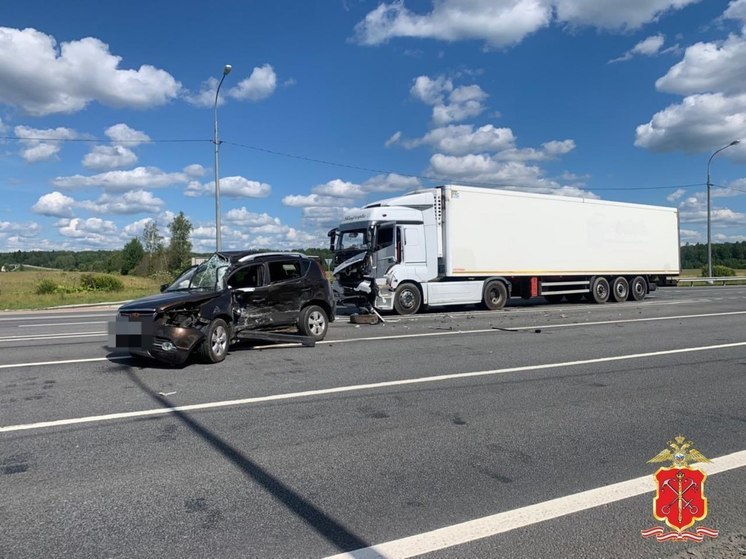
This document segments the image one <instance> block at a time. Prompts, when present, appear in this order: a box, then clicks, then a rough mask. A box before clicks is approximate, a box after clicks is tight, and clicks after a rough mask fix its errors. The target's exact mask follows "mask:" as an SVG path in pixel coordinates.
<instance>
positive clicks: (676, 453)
mask: <svg viewBox="0 0 746 559" xmlns="http://www.w3.org/2000/svg"><path fill="white" fill-rule="evenodd" d="M692 444H693V443H692V441H687V440H686V437H684V436H683V435H678V436H676V437H674V440H672V441H668V446H669V447H670V448H666V449H665V450H662V451H660V452H659V453H658V454H656V455H655V456H653V457H652V458H651V459H650V460H648V464H653V463H655V462H668V461H669V460H670V461H671V462H673V466H674V467H675V468H686V467H688V465H689V463H690V462H692V463H693V462H710V459H709V458H705V456H704V455H703V454H702V453H701V452H700V451H698V450H697V449H696V448H692Z"/></svg>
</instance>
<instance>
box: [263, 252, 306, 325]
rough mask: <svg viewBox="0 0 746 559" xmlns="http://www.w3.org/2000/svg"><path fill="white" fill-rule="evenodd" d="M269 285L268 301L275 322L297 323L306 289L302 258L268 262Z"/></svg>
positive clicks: (279, 323) (284, 323)
mask: <svg viewBox="0 0 746 559" xmlns="http://www.w3.org/2000/svg"><path fill="white" fill-rule="evenodd" d="M267 271H268V273H269V285H268V291H267V303H268V306H269V307H270V308H271V312H272V316H273V322H274V323H275V324H278V325H290V324H295V323H296V322H297V320H298V313H299V312H300V307H301V303H302V301H303V295H304V291H305V290H306V289H307V288H306V286H305V282H304V281H303V270H302V267H301V261H300V258H297V257H293V258H284V259H282V260H274V261H270V262H268V263H267Z"/></svg>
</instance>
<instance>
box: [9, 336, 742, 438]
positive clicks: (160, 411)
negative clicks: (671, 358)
mask: <svg viewBox="0 0 746 559" xmlns="http://www.w3.org/2000/svg"><path fill="white" fill-rule="evenodd" d="M743 346H746V342H737V343H731V344H718V345H711V346H702V347H688V348H682V349H670V350H664V351H653V352H649V353H635V354H630V355H615V356H612V357H599V358H596V359H582V360H578V361H565V362H560V363H546V364H544V365H525V366H522V367H508V368H506V369H491V370H487V371H471V372H466V373H450V374H445V375H436V376H432V377H422V378H409V379H402V380H391V381H384V382H374V383H369V384H356V385H351V386H338V387H335V388H322V389H319V390H306V391H303V392H290V393H285V394H274V395H271V396H257V397H254V398H242V399H240V400H224V401H219V402H206V403H203V404H190V405H185V406H174V407H168V408H156V409H149V410H140V411H133V412H121V413H110V414H106V415H94V416H88V417H76V418H72V419H57V420H53V421H42V422H39V423H27V424H21V425H6V426H4V427H0V432H9V431H26V430H30V429H44V428H47V427H60V426H64V425H76V424H79V423H97V422H101V421H111V420H115V419H131V418H134V417H144V416H155V415H164V414H168V413H173V412H184V411H198V410H208V409H215V408H225V407H229V406H242V405H249V404H258V403H263V402H276V401H278V400H295V399H298V398H306V397H311V396H325V395H328V394H341V393H345V392H361V391H364V390H375V389H379V388H390V387H393V386H404V385H412V384H425V383H429V382H443V381H447V380H459V379H465V378H473V377H483V376H491V375H503V374H506V373H520V372H527V371H542V370H546V369H559V368H564V367H577V366H581V365H590V364H594V363H611V362H614V361H629V360H633V359H645V358H650V357H660V356H664V355H677V354H681V353H694V352H699V351H715V350H719V349H730V348H734V347H743ZM91 361H95V359H92V360H91Z"/></svg>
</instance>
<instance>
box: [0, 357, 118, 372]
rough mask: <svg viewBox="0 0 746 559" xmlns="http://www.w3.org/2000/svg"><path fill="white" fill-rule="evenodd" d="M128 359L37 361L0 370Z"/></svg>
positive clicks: (7, 366)
mask: <svg viewBox="0 0 746 559" xmlns="http://www.w3.org/2000/svg"><path fill="white" fill-rule="evenodd" d="M122 359H130V356H129V355H113V356H111V357H91V358H90V359H63V360H61V361H37V362H35V363H11V364H9V365H0V369H16V368H21V367H41V366H44V365H69V364H71V363H96V362H97V361H120V360H122Z"/></svg>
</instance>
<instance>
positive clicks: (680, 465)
mask: <svg viewBox="0 0 746 559" xmlns="http://www.w3.org/2000/svg"><path fill="white" fill-rule="evenodd" d="M668 461H670V462H672V465H671V467H662V468H659V469H658V471H657V472H655V474H654V475H653V479H654V480H655V484H656V492H655V499H653V516H654V517H655V519H656V520H660V521H661V522H665V524H666V526H668V527H669V528H672V529H673V530H674V531H672V532H666V531H665V530H664V529H663V527H662V526H654V527H652V528H648V529H647V530H642V532H641V533H642V536H643V537H645V538H650V537H653V536H655V537H656V539H657V540H658V541H659V542H662V541H668V540H674V541H696V542H701V541H702V540H703V539H704V538H705V537H711V538H716V537H717V536H718V531H717V530H712V529H710V528H704V527H698V528H697V529H696V531H694V532H689V531H687V528H690V527H692V526H694V524H695V523H696V522H699V521H701V520H704V518H705V517H706V516H707V498H706V497H705V493H704V490H705V480H706V479H707V474H706V473H705V472H703V471H702V470H700V469H699V468H694V467H692V466H690V465H689V464H690V463H698V462H709V461H710V460H709V459H707V458H706V457H705V456H704V455H703V454H702V453H701V452H699V451H698V450H697V449H695V448H694V447H693V443H692V441H688V440H686V437H684V436H682V435H679V436H677V437H674V440H673V441H669V443H668V448H666V449H665V450H662V451H661V452H659V453H658V454H657V455H655V456H654V457H653V458H651V459H650V460H648V464H654V463H657V462H668Z"/></svg>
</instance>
